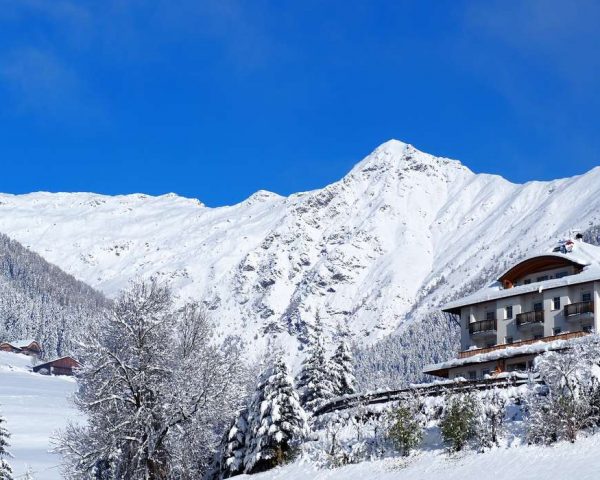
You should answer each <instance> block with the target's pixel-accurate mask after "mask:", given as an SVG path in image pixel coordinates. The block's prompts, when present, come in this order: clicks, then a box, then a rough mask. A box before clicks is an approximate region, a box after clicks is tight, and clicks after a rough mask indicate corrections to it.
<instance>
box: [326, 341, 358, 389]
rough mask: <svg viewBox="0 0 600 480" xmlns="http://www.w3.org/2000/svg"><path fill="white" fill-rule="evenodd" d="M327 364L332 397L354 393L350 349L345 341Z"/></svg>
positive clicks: (354, 383)
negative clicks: (329, 368)
mask: <svg viewBox="0 0 600 480" xmlns="http://www.w3.org/2000/svg"><path fill="white" fill-rule="evenodd" d="M329 363H330V366H331V370H330V372H331V376H332V386H333V394H334V396H341V395H352V394H353V393H356V378H355V377H354V361H353V358H352V352H351V351H350V347H349V346H348V343H347V342H346V341H345V340H342V342H341V343H340V345H339V346H338V348H337V350H336V351H335V353H334V354H333V356H332V357H331V360H330V362H329Z"/></svg>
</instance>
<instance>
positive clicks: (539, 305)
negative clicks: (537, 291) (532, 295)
mask: <svg viewBox="0 0 600 480" xmlns="http://www.w3.org/2000/svg"><path fill="white" fill-rule="evenodd" d="M543 309H544V304H543V303H542V302H535V303H534V304H533V311H534V312H541V311H542V310H543Z"/></svg>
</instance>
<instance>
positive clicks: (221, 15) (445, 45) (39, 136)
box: [0, 0, 600, 206]
mask: <svg viewBox="0 0 600 480" xmlns="http://www.w3.org/2000/svg"><path fill="white" fill-rule="evenodd" d="M598 24H600V3H599V2H595V1H589V2H587V1H571V2H564V1H558V0H538V1H527V0H522V1H510V0H502V1H494V0H490V1H486V2H480V1H472V2H463V1H460V0H449V1H444V0H436V1H430V2H427V1H414V2H402V1H390V2H378V1H368V2H367V1H353V0H344V1H339V2H338V1H312V0H304V1H302V2H298V1H286V0H279V1H272V2H269V1H261V0H255V1H249V0H246V1H235V0H219V1H213V0H205V1H202V2H199V1H195V0H153V1H141V0H140V1H127V0H120V1H119V0H103V1H102V2H97V1H94V2H86V1H82V0H79V1H75V0H73V1H71V0H53V1H51V2H49V1H47V0H0V164H1V167H2V175H0V191H3V192H10V193H23V192H29V191H36V190H49V191H96V192H101V193H108V194H115V193H130V192H145V193H150V194H160V193H166V192H176V193H179V194H182V195H186V196H192V197H196V198H199V199H200V200H201V201H203V202H204V203H206V204H208V205H211V206H216V205H224V204H232V203H235V202H238V201H240V200H242V199H243V198H245V197H247V196H248V195H249V194H251V193H252V192H254V191H256V190H258V189H267V190H272V191H275V192H278V193H281V194H289V193H292V192H295V191H300V190H307V189H312V188H318V187H321V186H324V185H326V184H327V183H330V182H332V181H334V180H336V179H338V178H340V177H342V176H343V175H344V174H345V173H346V172H347V171H348V170H349V169H350V168H351V167H352V166H353V165H354V164H355V163H356V162H357V161H359V160H360V159H361V158H362V157H363V156H365V155H366V154H368V153H369V152H370V151H371V150H372V149H373V148H375V147H376V146H377V145H378V144H380V143H382V142H384V141H386V140H388V139H390V138H397V139H400V140H403V141H406V142H409V143H412V144H413V145H415V146H416V147H418V148H420V149H421V150H424V151H427V152H430V153H434V154H437V155H444V156H449V157H452V158H458V159H460V160H461V161H462V162H463V163H464V164H466V165H467V166H468V167H470V168H471V169H472V170H474V171H476V172H488V173H498V174H501V175H503V176H505V177H507V178H508V179H510V180H512V181H516V182H523V181H528V180H532V179H551V178H557V177H564V176H571V175H574V174H579V173H583V172H585V171H587V170H589V169H590V168H592V167H594V166H596V165H598V164H600V135H599V133H600V132H599V128H600V127H599V125H600V122H599V121H598V113H599V110H600V109H599V107H600V88H599V87H600V78H599V76H600V55H598V52H597V48H598V45H599V44H600V30H599V29H598V28H597V25H598Z"/></svg>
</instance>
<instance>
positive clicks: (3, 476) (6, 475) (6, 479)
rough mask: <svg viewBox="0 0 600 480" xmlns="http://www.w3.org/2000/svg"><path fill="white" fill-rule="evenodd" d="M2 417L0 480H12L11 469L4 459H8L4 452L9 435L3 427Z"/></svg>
mask: <svg viewBox="0 0 600 480" xmlns="http://www.w3.org/2000/svg"><path fill="white" fill-rule="evenodd" d="M5 422H6V420H4V418H3V417H1V416H0V480H13V476H12V469H11V468H10V465H9V464H8V461H7V460H6V458H9V457H10V454H9V453H8V451H7V450H6V447H8V446H9V444H8V439H9V438H10V434H9V433H8V431H7V430H6V428H5V427H4V425H3V424H4V423H5Z"/></svg>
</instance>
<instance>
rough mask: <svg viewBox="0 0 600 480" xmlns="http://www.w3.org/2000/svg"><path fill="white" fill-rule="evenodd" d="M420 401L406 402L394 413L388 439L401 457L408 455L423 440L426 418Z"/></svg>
mask: <svg viewBox="0 0 600 480" xmlns="http://www.w3.org/2000/svg"><path fill="white" fill-rule="evenodd" d="M420 410H421V404H420V401H419V400H406V401H404V402H401V403H400V405H399V406H398V407H397V408H396V409H395V410H393V411H392V413H391V420H392V422H393V423H392V426H391V427H390V429H389V430H388V437H389V439H390V440H391V441H392V443H393V444H394V446H395V447H396V448H397V449H398V451H399V452H400V454H401V455H404V456H406V455H408V454H409V453H410V452H411V450H413V449H415V448H417V447H418V446H419V444H420V443H421V441H422V439H423V427H424V423H425V422H424V418H423V417H422V415H421V412H420Z"/></svg>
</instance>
